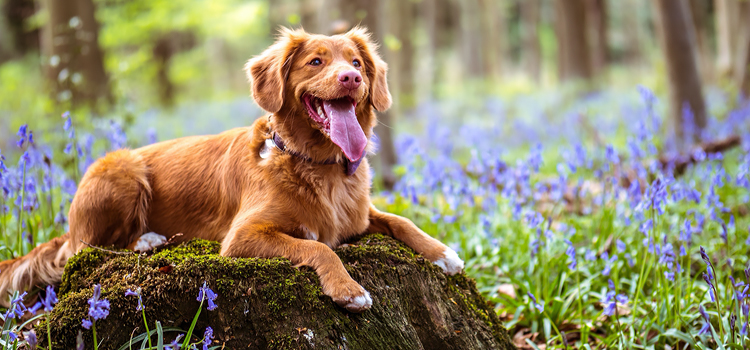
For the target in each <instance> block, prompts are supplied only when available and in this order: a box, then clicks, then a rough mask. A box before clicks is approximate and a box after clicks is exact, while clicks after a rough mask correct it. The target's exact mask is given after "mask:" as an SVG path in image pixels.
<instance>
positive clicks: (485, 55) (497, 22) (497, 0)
mask: <svg viewBox="0 0 750 350" xmlns="http://www.w3.org/2000/svg"><path fill="white" fill-rule="evenodd" d="M507 5H508V4H507V3H506V1H504V0H480V1H479V10H480V14H481V16H480V17H479V19H480V23H481V28H482V29H481V31H480V32H481V33H482V37H483V38H482V39H483V40H482V43H481V45H480V47H481V50H480V52H481V53H482V65H483V69H482V70H483V75H484V76H485V77H486V78H490V79H493V78H494V79H496V80H499V79H500V77H501V76H502V72H503V67H504V66H505V58H506V57H507V55H508V50H507V38H508V31H507V30H506V25H507V22H506V18H505V10H506V6H507Z"/></svg>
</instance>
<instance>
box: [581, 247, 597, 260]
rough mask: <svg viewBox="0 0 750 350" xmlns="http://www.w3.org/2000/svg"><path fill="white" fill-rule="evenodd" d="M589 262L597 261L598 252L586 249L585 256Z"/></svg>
mask: <svg viewBox="0 0 750 350" xmlns="http://www.w3.org/2000/svg"><path fill="white" fill-rule="evenodd" d="M583 258H584V259H586V260H587V261H594V260H596V252H595V251H593V250H591V249H586V254H585V255H584V256H583Z"/></svg>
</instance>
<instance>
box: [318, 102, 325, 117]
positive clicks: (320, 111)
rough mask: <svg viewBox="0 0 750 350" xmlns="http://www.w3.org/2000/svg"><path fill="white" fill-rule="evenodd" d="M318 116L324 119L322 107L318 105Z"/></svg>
mask: <svg viewBox="0 0 750 350" xmlns="http://www.w3.org/2000/svg"><path fill="white" fill-rule="evenodd" d="M318 115H319V116H321V117H324V116H325V115H324V114H323V107H321V106H320V105H318Z"/></svg>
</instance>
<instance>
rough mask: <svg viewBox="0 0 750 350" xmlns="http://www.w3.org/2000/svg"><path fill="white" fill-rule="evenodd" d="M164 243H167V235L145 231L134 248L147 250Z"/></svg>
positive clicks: (137, 250) (138, 250) (141, 250)
mask: <svg viewBox="0 0 750 350" xmlns="http://www.w3.org/2000/svg"><path fill="white" fill-rule="evenodd" d="M164 243H167V237H164V236H162V235H160V234H158V233H155V232H149V233H144V234H143V235H142V236H141V237H140V238H138V242H136V244H135V247H134V248H133V250H135V251H136V252H147V251H150V250H153V249H154V248H156V247H160V246H162V245H164Z"/></svg>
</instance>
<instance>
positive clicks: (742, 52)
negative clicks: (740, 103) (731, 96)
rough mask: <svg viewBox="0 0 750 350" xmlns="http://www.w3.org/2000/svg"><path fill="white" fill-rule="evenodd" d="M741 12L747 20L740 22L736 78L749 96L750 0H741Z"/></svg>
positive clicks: (743, 91) (738, 84)
mask: <svg viewBox="0 0 750 350" xmlns="http://www.w3.org/2000/svg"><path fill="white" fill-rule="evenodd" d="M739 12H740V16H741V18H744V19H745V20H744V21H742V22H740V25H739V33H738V35H737V37H738V39H739V42H738V43H737V67H736V68H735V70H734V72H735V74H734V79H735V82H736V84H737V87H738V88H739V90H740V91H741V92H742V93H744V94H745V97H747V96H750V20H748V19H750V1H743V2H741V3H740V9H739Z"/></svg>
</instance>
